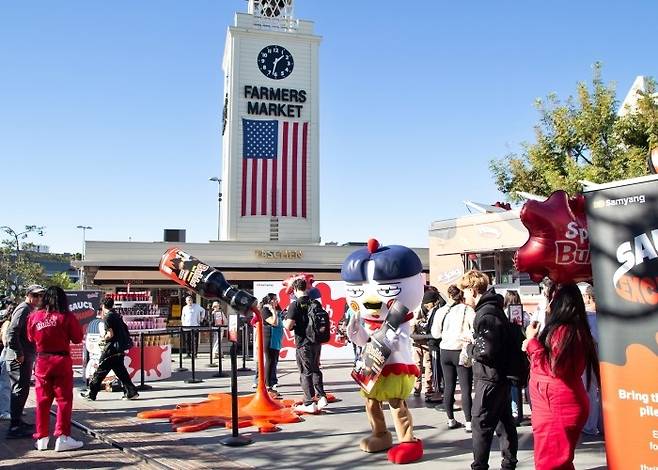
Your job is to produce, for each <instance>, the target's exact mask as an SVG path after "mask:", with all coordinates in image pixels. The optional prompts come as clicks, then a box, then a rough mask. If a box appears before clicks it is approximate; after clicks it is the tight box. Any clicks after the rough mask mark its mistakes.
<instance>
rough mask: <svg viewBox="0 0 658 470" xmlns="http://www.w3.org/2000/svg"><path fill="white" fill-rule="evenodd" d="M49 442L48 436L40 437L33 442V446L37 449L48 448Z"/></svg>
mask: <svg viewBox="0 0 658 470" xmlns="http://www.w3.org/2000/svg"><path fill="white" fill-rule="evenodd" d="M49 442H50V436H46V437H42V438H41V439H37V440H36V442H35V443H34V447H35V448H36V449H37V450H48V443H49Z"/></svg>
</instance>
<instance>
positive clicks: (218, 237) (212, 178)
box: [208, 176, 222, 240]
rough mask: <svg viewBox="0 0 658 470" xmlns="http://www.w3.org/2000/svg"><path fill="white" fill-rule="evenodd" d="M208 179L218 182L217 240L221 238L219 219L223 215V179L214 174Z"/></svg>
mask: <svg viewBox="0 0 658 470" xmlns="http://www.w3.org/2000/svg"><path fill="white" fill-rule="evenodd" d="M208 181H215V182H216V183H217V240H219V239H220V235H219V221H220V216H221V213H220V211H221V210H222V179H221V178H218V177H217V176H212V177H210V178H208Z"/></svg>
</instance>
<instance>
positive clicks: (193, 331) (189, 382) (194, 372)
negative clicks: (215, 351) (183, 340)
mask: <svg viewBox="0 0 658 470" xmlns="http://www.w3.org/2000/svg"><path fill="white" fill-rule="evenodd" d="M190 334H191V335H192V378H191V379H189V380H186V381H185V383H188V384H198V383H201V382H203V380H201V379H197V378H196V368H195V367H194V363H195V362H196V350H195V346H196V340H197V330H196V329H192V331H190Z"/></svg>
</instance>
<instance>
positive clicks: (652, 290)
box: [612, 229, 658, 305]
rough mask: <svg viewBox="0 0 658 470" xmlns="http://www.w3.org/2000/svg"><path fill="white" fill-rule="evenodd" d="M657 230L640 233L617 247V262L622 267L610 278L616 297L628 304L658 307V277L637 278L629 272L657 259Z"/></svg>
mask: <svg viewBox="0 0 658 470" xmlns="http://www.w3.org/2000/svg"><path fill="white" fill-rule="evenodd" d="M657 247H658V229H654V230H651V232H647V233H642V234H640V235H638V236H636V237H634V238H633V240H630V241H627V242H624V243H622V244H620V245H619V246H618V247H617V261H619V262H620V263H622V265H621V266H620V267H619V268H617V270H616V271H615V274H614V275H613V276H612V283H613V285H614V286H615V290H616V291H617V295H619V296H620V297H621V298H622V299H624V300H627V301H629V302H634V303H639V304H650V305H658V289H657V284H658V276H654V277H639V276H635V275H633V274H629V272H630V270H631V269H633V268H634V267H636V266H640V265H641V264H642V263H644V262H645V261H649V260H653V259H656V258H658V252H657V251H656V248H657Z"/></svg>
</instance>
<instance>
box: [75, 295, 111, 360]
mask: <svg viewBox="0 0 658 470" xmlns="http://www.w3.org/2000/svg"><path fill="white" fill-rule="evenodd" d="M101 295H102V293H101V292H100V291H89V290H75V291H66V298H67V300H68V302H69V310H70V311H71V313H73V314H74V315H75V316H76V318H77V319H78V321H79V322H80V326H82V332H83V333H84V334H86V333H87V325H88V324H89V323H90V322H91V321H92V320H93V319H94V318H96V312H97V311H98V309H100V307H101ZM82 349H83V348H82V345H80V344H72V345H71V359H72V360H73V365H74V366H81V365H82Z"/></svg>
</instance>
